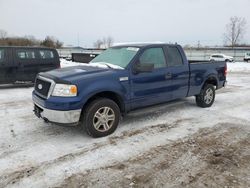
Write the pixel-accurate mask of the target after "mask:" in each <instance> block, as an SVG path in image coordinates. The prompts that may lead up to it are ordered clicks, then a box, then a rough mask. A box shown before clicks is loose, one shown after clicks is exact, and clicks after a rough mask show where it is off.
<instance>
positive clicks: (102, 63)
mask: <svg viewBox="0 0 250 188" xmlns="http://www.w3.org/2000/svg"><path fill="white" fill-rule="evenodd" d="M102 64H104V65H106V66H107V67H108V68H110V69H114V68H113V67H111V66H110V65H109V64H108V63H102Z"/></svg>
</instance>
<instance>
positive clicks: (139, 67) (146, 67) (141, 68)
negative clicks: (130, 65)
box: [134, 63, 154, 74]
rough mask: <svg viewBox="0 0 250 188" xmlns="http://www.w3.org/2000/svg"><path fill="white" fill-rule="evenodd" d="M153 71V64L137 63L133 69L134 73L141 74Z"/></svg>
mask: <svg viewBox="0 0 250 188" xmlns="http://www.w3.org/2000/svg"><path fill="white" fill-rule="evenodd" d="M153 70H154V64H153V63H145V64H141V63H137V64H136V65H135V67H134V73H135V74H138V73H143V72H152V71H153Z"/></svg>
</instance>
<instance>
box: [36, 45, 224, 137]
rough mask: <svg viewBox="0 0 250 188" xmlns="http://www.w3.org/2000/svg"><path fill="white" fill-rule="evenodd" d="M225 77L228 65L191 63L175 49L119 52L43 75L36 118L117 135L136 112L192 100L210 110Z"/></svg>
mask: <svg viewBox="0 0 250 188" xmlns="http://www.w3.org/2000/svg"><path fill="white" fill-rule="evenodd" d="M226 74H227V65H226V63H225V62H204V61H203V62H196V61H188V60H187V58H186V55H185V53H184V51H183V49H182V47H181V46H180V45H177V44H176V45H172V44H133V45H120V46H115V47H111V48H109V49H107V50H106V51H104V52H103V53H102V54H100V55H99V56H97V57H96V58H95V59H93V60H92V61H91V62H90V63H89V64H86V65H82V66H74V67H67V68H62V69H56V70H52V71H49V72H43V73H39V74H38V75H37V78H36V82H35V88H34V91H33V94H32V95H33V102H34V113H35V115H36V116H38V117H39V118H42V119H44V120H45V121H46V122H52V123H57V124H69V125H81V126H83V127H84V128H85V130H86V132H87V133H88V134H89V135H90V136H92V137H103V136H107V135H109V134H111V133H113V132H114V131H115V130H116V128H117V126H118V124H119V121H120V119H121V118H120V117H121V116H122V115H125V114H126V113H128V112H130V111H132V110H135V109H138V108H143V107H146V106H150V105H155V104H160V103H165V102H168V101H172V100H175V99H179V98H184V97H189V96H195V97H196V103H197V105H198V106H200V107H203V108H205V107H210V106H211V105H212V104H213V102H214V98H215V90H216V89H220V88H222V87H223V86H225V84H226Z"/></svg>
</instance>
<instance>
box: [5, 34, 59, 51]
mask: <svg viewBox="0 0 250 188" xmlns="http://www.w3.org/2000/svg"><path fill="white" fill-rule="evenodd" d="M0 46H44V47H49V48H61V47H62V46H63V42H61V41H59V40H58V39H56V38H55V37H53V36H46V37H45V39H44V40H39V39H36V38H35V37H33V36H24V37H10V36H8V34H7V32H6V31H4V30H0Z"/></svg>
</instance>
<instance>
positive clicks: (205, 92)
mask: <svg viewBox="0 0 250 188" xmlns="http://www.w3.org/2000/svg"><path fill="white" fill-rule="evenodd" d="M214 98H215V89H214V86H213V85H212V84H207V85H206V86H205V87H204V88H203V89H201V92H200V94H199V95H197V96H196V104H197V106H200V107H202V108H207V107H210V106H212V104H213V103H214Z"/></svg>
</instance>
